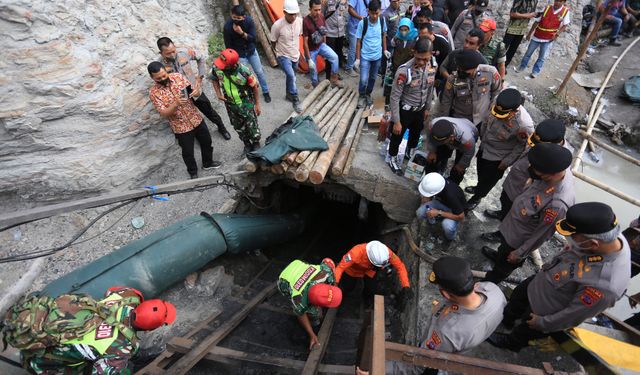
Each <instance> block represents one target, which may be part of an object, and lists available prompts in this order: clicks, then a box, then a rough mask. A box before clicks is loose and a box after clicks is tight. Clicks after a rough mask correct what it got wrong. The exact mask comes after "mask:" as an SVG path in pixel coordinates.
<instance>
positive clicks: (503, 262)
mask: <svg viewBox="0 0 640 375" xmlns="http://www.w3.org/2000/svg"><path fill="white" fill-rule="evenodd" d="M500 237H501V240H500V246H499V247H498V256H497V257H496V264H495V265H494V266H493V269H492V270H491V271H489V272H487V276H485V278H484V280H485V281H491V282H493V283H495V284H498V283H499V282H501V281H502V280H504V279H506V278H507V277H508V276H509V275H511V272H513V271H514V270H515V269H516V268H518V267H520V266H522V264H523V263H524V260H522V261H520V262H518V263H517V264H513V263H509V262H508V261H507V256H508V255H509V253H510V252H512V251H513V248H512V247H511V246H509V244H508V243H507V242H506V241H505V240H504V237H502V234H500Z"/></svg>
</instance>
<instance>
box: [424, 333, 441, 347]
mask: <svg viewBox="0 0 640 375" xmlns="http://www.w3.org/2000/svg"><path fill="white" fill-rule="evenodd" d="M440 344H442V340H441V339H440V336H438V332H436V331H435V330H434V331H433V333H432V334H431V337H430V338H429V340H428V341H427V348H429V349H431V350H436V349H437V348H438V347H439V346H440Z"/></svg>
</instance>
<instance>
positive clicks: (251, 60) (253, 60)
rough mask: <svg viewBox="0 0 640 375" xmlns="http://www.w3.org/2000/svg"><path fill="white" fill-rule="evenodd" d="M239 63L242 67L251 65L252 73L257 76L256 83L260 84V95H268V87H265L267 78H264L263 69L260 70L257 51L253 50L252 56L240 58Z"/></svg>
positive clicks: (260, 64)
mask: <svg viewBox="0 0 640 375" xmlns="http://www.w3.org/2000/svg"><path fill="white" fill-rule="evenodd" d="M240 62H241V63H242V64H244V65H251V68H253V71H254V73H256V76H258V82H260V87H262V93H263V94H266V93H268V92H269V86H268V85H267V77H265V75H264V69H262V63H261V62H260V56H259V55H258V51H257V50H253V54H252V55H251V56H248V57H241V58H240Z"/></svg>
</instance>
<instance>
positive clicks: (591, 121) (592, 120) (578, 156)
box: [571, 103, 604, 172]
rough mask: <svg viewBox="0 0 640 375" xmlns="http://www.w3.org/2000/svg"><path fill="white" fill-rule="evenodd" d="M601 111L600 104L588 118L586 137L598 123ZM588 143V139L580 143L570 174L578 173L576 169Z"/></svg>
mask: <svg viewBox="0 0 640 375" xmlns="http://www.w3.org/2000/svg"><path fill="white" fill-rule="evenodd" d="M603 109H604V104H602V103H601V104H600V105H599V106H598V109H597V110H596V112H595V114H594V116H593V117H591V118H589V122H588V123H587V131H586V134H587V135H591V132H592V131H593V127H594V126H595V124H596V122H597V121H598V117H600V113H602V110H603ZM588 141H589V140H588V139H584V140H583V141H582V144H581V145H580V148H579V149H578V153H577V154H576V159H575V160H574V161H573V167H572V168H571V171H572V172H577V171H578V168H579V167H580V163H581V162H582V155H584V152H585V150H586V149H587V143H588Z"/></svg>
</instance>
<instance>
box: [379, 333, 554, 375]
mask: <svg viewBox="0 0 640 375" xmlns="http://www.w3.org/2000/svg"><path fill="white" fill-rule="evenodd" d="M374 335H375V331H374ZM374 344H375V341H374ZM385 349H386V356H387V359H389V360H390V361H396V362H406V363H410V364H413V365H416V366H428V367H431V368H437V369H439V370H445V371H453V372H459V373H463V374H475V375H485V374H487V375H490V374H498V375H499V374H504V375H506V374H512V375H515V374H519V375H545V374H546V373H545V371H544V370H542V369H537V368H533V367H526V366H519V365H512V364H509V363H503V362H495V361H489V360H486V359H480V358H473V357H468V356H464V355H460V354H453V353H445V352H439V351H435V350H427V349H422V348H418V347H416V346H410V345H403V344H398V343H395V342H386V343H385ZM374 360H375V356H374Z"/></svg>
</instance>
